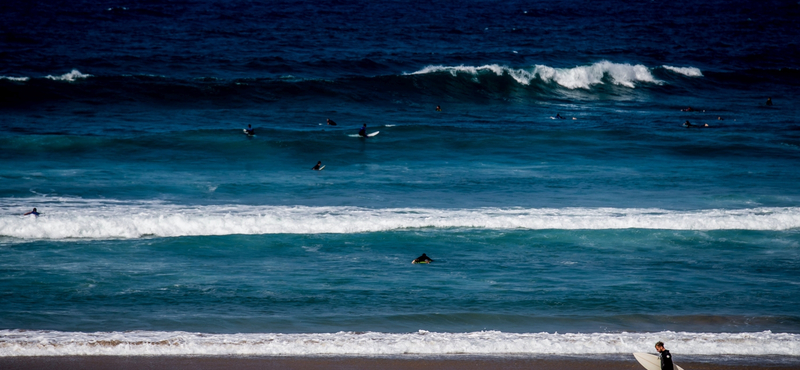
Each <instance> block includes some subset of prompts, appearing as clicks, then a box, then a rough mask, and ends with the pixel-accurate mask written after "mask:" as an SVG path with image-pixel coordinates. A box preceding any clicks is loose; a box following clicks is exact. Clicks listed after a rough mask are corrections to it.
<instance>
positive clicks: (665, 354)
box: [656, 342, 675, 370]
mask: <svg viewBox="0 0 800 370" xmlns="http://www.w3.org/2000/svg"><path fill="white" fill-rule="evenodd" d="M656 351H658V358H659V359H660V360H661V370H675V367H674V365H672V355H671V354H670V353H669V351H668V350H667V349H665V348H664V342H658V343H656Z"/></svg>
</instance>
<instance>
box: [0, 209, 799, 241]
mask: <svg viewBox="0 0 800 370" xmlns="http://www.w3.org/2000/svg"><path fill="white" fill-rule="evenodd" d="M68 203H69V205H64V206H63V207H52V206H50V208H40V212H44V214H43V215H41V216H39V217H34V216H20V215H12V214H13V213H14V211H15V210H17V209H19V206H13V207H9V206H5V207H2V208H0V211H2V213H3V214H4V215H3V216H0V236H6V237H12V238H20V239H73V238H83V239H115V238H120V239H130V238H141V237H180V236H200V235H233V234H322V233H334V234H347V233H365V232H380V231H389V230H402V229H420V228H481V229H496V230H503V229H523V230H543V229H566V230H580V229H586V230H602V229H637V228H638V229H665V230H770V231H781V230H790V229H795V228H798V227H800V208H798V207H758V208H749V209H705V210H693V211H675V210H666V209H654V208H641V209H640V208H580V207H575V208H475V209H431V208H386V209H373V208H360V207H332V206H331V207H307V206H249V205H208V206H185V205H175V204H165V203H161V202H119V201H117V202H114V201H108V200H80V201H75V200H72V201H69V202H68Z"/></svg>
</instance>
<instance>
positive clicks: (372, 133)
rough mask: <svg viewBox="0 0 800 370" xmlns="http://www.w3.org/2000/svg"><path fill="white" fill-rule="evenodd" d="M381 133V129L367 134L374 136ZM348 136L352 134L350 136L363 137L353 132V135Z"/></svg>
mask: <svg viewBox="0 0 800 370" xmlns="http://www.w3.org/2000/svg"><path fill="white" fill-rule="evenodd" d="M379 133H380V131H375V132H371V133H369V134H367V136H369V137H373V136H375V135H377V134H379ZM347 136H350V137H361V135H359V134H352V135H347Z"/></svg>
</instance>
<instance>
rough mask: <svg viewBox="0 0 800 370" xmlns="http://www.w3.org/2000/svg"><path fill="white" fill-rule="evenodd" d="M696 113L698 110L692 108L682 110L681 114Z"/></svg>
mask: <svg viewBox="0 0 800 370" xmlns="http://www.w3.org/2000/svg"><path fill="white" fill-rule="evenodd" d="M695 111H697V110H696V109H694V108H692V107H689V108H686V109H681V112H695Z"/></svg>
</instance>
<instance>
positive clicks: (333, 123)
mask: <svg viewBox="0 0 800 370" xmlns="http://www.w3.org/2000/svg"><path fill="white" fill-rule="evenodd" d="M328 126H336V122H333V120H332V119H330V118H328Z"/></svg>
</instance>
